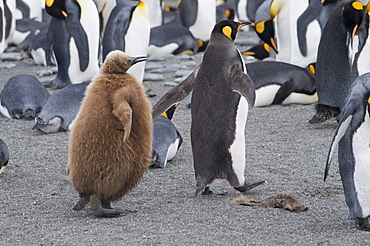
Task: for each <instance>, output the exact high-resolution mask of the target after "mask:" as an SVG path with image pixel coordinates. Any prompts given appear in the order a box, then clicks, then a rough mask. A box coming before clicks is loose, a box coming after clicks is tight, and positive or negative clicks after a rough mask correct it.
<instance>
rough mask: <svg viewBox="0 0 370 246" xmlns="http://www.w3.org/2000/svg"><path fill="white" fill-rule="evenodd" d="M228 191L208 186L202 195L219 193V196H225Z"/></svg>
mask: <svg viewBox="0 0 370 246" xmlns="http://www.w3.org/2000/svg"><path fill="white" fill-rule="evenodd" d="M226 193H227V192H222V191H211V190H210V189H209V187H208V186H207V187H206V188H205V189H204V191H203V192H202V195H204V196H207V195H218V196H223V195H226Z"/></svg>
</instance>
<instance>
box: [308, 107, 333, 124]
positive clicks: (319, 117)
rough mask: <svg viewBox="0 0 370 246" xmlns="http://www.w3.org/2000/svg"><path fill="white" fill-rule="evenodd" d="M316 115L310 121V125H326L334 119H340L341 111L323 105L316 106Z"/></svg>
mask: <svg viewBox="0 0 370 246" xmlns="http://www.w3.org/2000/svg"><path fill="white" fill-rule="evenodd" d="M315 108H316V114H315V115H314V116H313V117H312V119H310V120H309V121H308V123H309V124H318V123H326V122H328V121H330V120H333V119H338V118H339V116H340V109H339V108H335V107H330V106H327V105H323V104H317V105H316V107H315Z"/></svg>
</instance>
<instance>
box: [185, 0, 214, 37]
mask: <svg viewBox="0 0 370 246" xmlns="http://www.w3.org/2000/svg"><path fill="white" fill-rule="evenodd" d="M179 15H180V19H181V22H182V24H183V25H184V26H185V27H187V28H189V30H190V32H191V33H192V34H193V36H194V37H195V38H199V39H201V40H203V41H207V40H208V39H209V36H210V34H211V32H212V28H213V26H214V25H215V23H216V1H215V0H182V1H181V2H180V4H179Z"/></svg>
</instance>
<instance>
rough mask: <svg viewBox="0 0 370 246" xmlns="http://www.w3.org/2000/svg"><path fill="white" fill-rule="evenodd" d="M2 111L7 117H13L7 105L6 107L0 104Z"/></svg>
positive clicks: (0, 110)
mask: <svg viewBox="0 0 370 246" xmlns="http://www.w3.org/2000/svg"><path fill="white" fill-rule="evenodd" d="M0 112H1V114H2V115H3V116H4V117H6V118H9V119H12V117H11V116H10V114H9V111H8V109H7V108H6V107H4V106H3V105H1V104H0Z"/></svg>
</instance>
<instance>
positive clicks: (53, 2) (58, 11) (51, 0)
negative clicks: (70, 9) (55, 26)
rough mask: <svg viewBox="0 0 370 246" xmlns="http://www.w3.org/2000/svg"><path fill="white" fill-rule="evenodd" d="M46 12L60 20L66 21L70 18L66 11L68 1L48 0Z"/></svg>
mask: <svg viewBox="0 0 370 246" xmlns="http://www.w3.org/2000/svg"><path fill="white" fill-rule="evenodd" d="M45 10H46V12H47V13H48V14H49V15H51V16H53V17H55V18H58V19H63V20H64V19H65V18H66V17H67V16H68V13H67V9H66V0H46V1H45Z"/></svg>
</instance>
